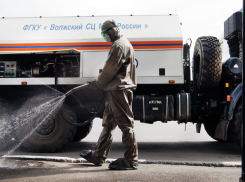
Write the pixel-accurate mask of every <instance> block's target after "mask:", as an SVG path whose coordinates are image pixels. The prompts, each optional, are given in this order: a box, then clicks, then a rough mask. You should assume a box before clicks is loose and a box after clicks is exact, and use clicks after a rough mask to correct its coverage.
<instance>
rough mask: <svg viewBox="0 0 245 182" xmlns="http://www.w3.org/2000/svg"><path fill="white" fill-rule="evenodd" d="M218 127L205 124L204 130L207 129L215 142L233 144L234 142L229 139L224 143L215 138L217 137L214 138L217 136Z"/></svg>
mask: <svg viewBox="0 0 245 182" xmlns="http://www.w3.org/2000/svg"><path fill="white" fill-rule="evenodd" d="M216 126H217V125H215V124H210V123H204V128H205V130H206V132H207V134H208V135H209V136H210V137H211V138H213V139H214V140H216V141H218V142H227V143H230V142H232V140H231V139H230V138H229V137H227V141H224V140H221V139H218V138H215V137H214V134H215V129H216Z"/></svg>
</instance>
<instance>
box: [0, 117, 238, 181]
mask: <svg viewBox="0 0 245 182" xmlns="http://www.w3.org/2000/svg"><path fill="white" fill-rule="evenodd" d="M101 129H102V127H101V120H99V119H96V120H95V121H94V126H93V129H92V131H91V133H90V134H89V136H88V137H87V138H85V139H84V140H83V141H81V142H77V143H71V144H69V145H67V146H66V147H65V148H64V149H62V150H60V151H59V152H57V153H29V152H26V151H21V150H20V149H17V150H16V151H15V152H14V153H12V155H13V156H16V155H30V156H52V157H70V158H75V159H77V158H79V155H78V154H79V153H80V152H81V151H82V150H86V149H91V148H92V149H93V148H94V147H95V145H96V141H97V139H98V137H99V134H100V131H101ZM186 129H187V131H185V126H184V125H178V124H177V123H176V122H169V123H167V124H166V123H161V122H157V123H155V124H153V125H149V124H142V123H139V122H137V121H136V122H135V133H136V138H137V141H138V147H139V159H141V160H149V161H150V160H151V161H152V160H154V161H155V162H156V161H172V162H176V161H189V162H204V163H205V162H214V163H222V162H228V163H229V162H230V163H238V164H240V162H241V155H240V151H241V149H240V148H239V147H238V146H236V145H235V144H233V143H220V142H216V141H214V140H213V139H211V138H210V137H209V136H208V135H207V134H206V132H205V130H204V128H202V131H201V133H200V134H197V133H196V132H195V125H193V124H187V127H186ZM113 136H114V141H113V144H112V148H111V151H110V153H109V156H108V158H109V159H116V158H118V157H122V156H123V149H122V144H121V131H120V130H119V129H118V128H117V129H116V131H115V132H114V133H113ZM0 154H1V156H2V155H4V154H6V152H5V151H0ZM8 161H9V160H8ZM11 161H12V162H13V165H12V167H11V165H10V166H9V165H7V166H6V165H5V166H3V165H2V166H1V167H0V179H2V180H3V179H4V180H3V181H30V180H33V181H238V179H239V177H240V172H241V168H240V167H212V165H211V167H201V166H184V165H164V164H140V166H139V167H140V168H139V170H137V171H129V172H128V171H110V170H108V164H103V166H102V167H100V168H98V167H94V166H92V165H91V164H89V163H79V164H77V163H59V162H44V161H16V160H11ZM28 162H29V163H28ZM7 163H11V162H7ZM18 163H20V164H18ZM14 166H15V167H14ZM21 166H24V167H21Z"/></svg>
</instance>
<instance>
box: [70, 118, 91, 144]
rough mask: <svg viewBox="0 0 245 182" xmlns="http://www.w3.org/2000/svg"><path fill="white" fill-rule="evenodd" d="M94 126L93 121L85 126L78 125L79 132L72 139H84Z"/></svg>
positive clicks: (75, 140)
mask: <svg viewBox="0 0 245 182" xmlns="http://www.w3.org/2000/svg"><path fill="white" fill-rule="evenodd" d="M92 126H93V122H91V123H88V124H87V125H85V126H79V127H77V132H76V134H75V136H74V138H73V140H72V142H79V141H80V140H82V139H84V138H85V137H86V136H88V134H89V133H90V131H91V129H92Z"/></svg>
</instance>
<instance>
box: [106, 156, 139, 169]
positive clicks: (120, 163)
mask: <svg viewBox="0 0 245 182" xmlns="http://www.w3.org/2000/svg"><path fill="white" fill-rule="evenodd" d="M137 167H138V163H132V164H129V163H128V161H127V160H126V159H125V158H119V159H117V160H115V161H113V162H112V163H110V165H109V168H110V169H113V170H137V169H138V168H137Z"/></svg>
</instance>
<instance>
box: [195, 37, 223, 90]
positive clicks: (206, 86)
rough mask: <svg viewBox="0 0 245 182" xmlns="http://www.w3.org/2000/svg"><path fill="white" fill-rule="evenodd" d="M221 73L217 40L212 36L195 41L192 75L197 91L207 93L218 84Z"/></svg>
mask: <svg viewBox="0 0 245 182" xmlns="http://www.w3.org/2000/svg"><path fill="white" fill-rule="evenodd" d="M221 73H222V51H221V47H220V43H219V40H218V39H217V38H216V37H212V36H203V37H199V38H198V39H197V41H196V44H195V48H194V53H193V64H192V75H193V81H194V85H195V86H196V88H197V92H198V93H209V92H212V91H213V89H216V88H217V86H218V85H219V82H220V79H221Z"/></svg>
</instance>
